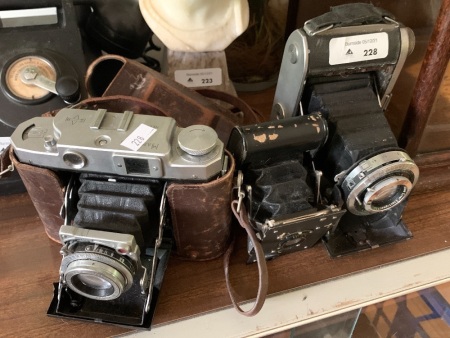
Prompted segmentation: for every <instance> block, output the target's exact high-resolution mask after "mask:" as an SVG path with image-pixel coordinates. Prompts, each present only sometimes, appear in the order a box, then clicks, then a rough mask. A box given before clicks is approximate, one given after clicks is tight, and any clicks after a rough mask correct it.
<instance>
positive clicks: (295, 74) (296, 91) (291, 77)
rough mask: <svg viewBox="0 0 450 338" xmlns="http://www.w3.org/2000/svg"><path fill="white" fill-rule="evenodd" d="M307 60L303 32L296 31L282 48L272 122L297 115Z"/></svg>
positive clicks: (300, 30)
mask: <svg viewBox="0 0 450 338" xmlns="http://www.w3.org/2000/svg"><path fill="white" fill-rule="evenodd" d="M293 54H294V56H293ZM308 60H309V49H308V41H307V40H306V35H305V32H304V31H303V30H302V29H297V30H295V31H294V32H292V33H291V35H290V36H289V38H288V40H287V42H286V45H285V48H284V53H283V59H282V61H281V68H280V74H279V76H278V83H277V88H276V90H275V97H274V104H273V106H272V113H271V119H272V120H278V119H281V118H286V117H291V116H295V115H298V111H299V109H300V99H301V97H302V94H303V86H304V85H305V80H306V74H307V72H308Z"/></svg>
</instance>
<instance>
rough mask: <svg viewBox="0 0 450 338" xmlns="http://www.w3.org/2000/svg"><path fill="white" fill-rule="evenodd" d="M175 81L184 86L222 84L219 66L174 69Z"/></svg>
mask: <svg viewBox="0 0 450 338" xmlns="http://www.w3.org/2000/svg"><path fill="white" fill-rule="evenodd" d="M174 75H175V81H176V82H178V83H181V84H182V85H183V86H186V87H210V86H220V85H221V84H222V69H221V68H204V69H191V70H176V71H175V74H174Z"/></svg>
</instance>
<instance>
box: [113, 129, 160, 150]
mask: <svg viewBox="0 0 450 338" xmlns="http://www.w3.org/2000/svg"><path fill="white" fill-rule="evenodd" d="M155 132H156V129H155V128H153V127H149V126H147V125H145V124H141V125H140V126H139V127H137V128H136V129H135V130H134V131H133V132H132V133H131V134H130V135H128V136H127V138H126V139H125V140H123V142H122V143H121V144H120V145H121V146H124V147H127V148H128V149H131V150H134V151H137V150H138V149H139V148H140V147H142V145H143V144H144V143H145V142H147V141H148V139H149V138H150V137H151V136H152V135H153V134H154V133H155Z"/></svg>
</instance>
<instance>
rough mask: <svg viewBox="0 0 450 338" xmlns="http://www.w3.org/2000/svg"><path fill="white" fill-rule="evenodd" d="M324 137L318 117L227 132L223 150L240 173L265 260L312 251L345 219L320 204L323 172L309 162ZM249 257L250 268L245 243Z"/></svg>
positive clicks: (252, 253)
mask: <svg viewBox="0 0 450 338" xmlns="http://www.w3.org/2000/svg"><path fill="white" fill-rule="evenodd" d="M327 135H328V127H327V123H326V121H325V120H324V119H323V118H322V116H321V115H320V114H311V115H308V116H297V117H292V118H289V119H284V120H280V121H269V122H264V123H260V124H255V125H248V126H237V127H235V128H234V129H233V130H232V132H231V135H230V140H229V142H228V146H227V148H228V149H229V150H230V152H231V153H232V154H233V155H234V158H235V160H236V166H237V168H238V169H239V170H240V172H241V173H242V183H243V187H242V188H243V189H244V190H245V192H244V193H245V195H246V199H245V202H244V203H245V205H246V209H247V213H248V216H249V220H250V223H251V225H252V227H253V229H254V230H255V232H256V235H257V238H258V239H259V241H260V243H261V246H262V248H263V251H264V255H265V257H266V259H272V258H274V257H276V256H279V255H282V254H287V253H291V252H294V251H299V250H304V249H307V248H310V247H312V246H313V245H314V244H316V243H317V242H318V241H319V240H320V239H321V238H322V237H323V236H324V235H325V234H326V233H327V232H328V231H329V230H331V229H332V228H334V227H335V226H336V224H337V222H338V221H339V219H340V218H341V216H342V215H343V214H344V213H345V210H341V208H340V206H338V205H337V204H333V203H332V202H331V203H330V202H329V201H325V200H323V199H322V197H321V192H320V189H319V188H320V186H321V176H322V172H321V171H319V170H316V168H315V166H314V162H313V160H312V156H311V154H314V153H315V152H316V151H317V150H318V149H319V148H320V147H321V146H322V145H323V144H324V142H325V141H326V139H327ZM240 183H241V182H240ZM248 253H249V262H254V261H256V252H255V248H254V246H253V243H252V241H251V240H250V239H249V240H248Z"/></svg>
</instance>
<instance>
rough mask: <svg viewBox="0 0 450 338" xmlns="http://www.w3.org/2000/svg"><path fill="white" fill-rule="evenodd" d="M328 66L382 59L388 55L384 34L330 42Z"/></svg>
mask: <svg viewBox="0 0 450 338" xmlns="http://www.w3.org/2000/svg"><path fill="white" fill-rule="evenodd" d="M329 47H330V48H329V57H328V61H329V63H330V65H339V64H344V63H352V62H361V61H368V60H375V59H383V58H385V57H386V56H388V53H389V37H388V34H387V33H386V32H380V33H372V34H362V35H352V36H344V37H341V38H334V39H331V40H330V45H329Z"/></svg>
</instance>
